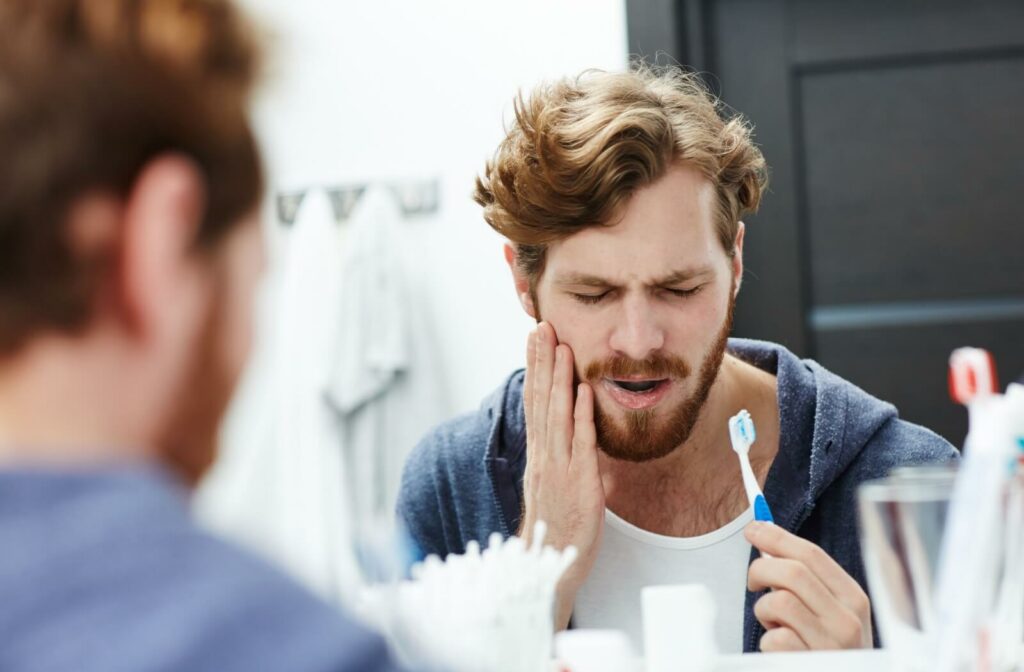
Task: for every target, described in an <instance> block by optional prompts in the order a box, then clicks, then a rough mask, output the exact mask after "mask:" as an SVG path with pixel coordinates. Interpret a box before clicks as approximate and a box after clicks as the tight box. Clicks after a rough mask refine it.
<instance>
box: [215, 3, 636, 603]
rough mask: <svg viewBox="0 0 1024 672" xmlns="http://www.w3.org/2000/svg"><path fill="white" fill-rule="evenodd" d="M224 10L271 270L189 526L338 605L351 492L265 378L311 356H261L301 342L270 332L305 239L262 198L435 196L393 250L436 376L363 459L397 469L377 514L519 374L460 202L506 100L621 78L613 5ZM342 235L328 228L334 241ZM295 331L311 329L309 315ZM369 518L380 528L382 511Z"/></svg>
mask: <svg viewBox="0 0 1024 672" xmlns="http://www.w3.org/2000/svg"><path fill="white" fill-rule="evenodd" d="M242 2H243V3H244V4H247V5H248V6H249V9H250V10H252V11H254V12H255V13H256V14H257V16H260V17H262V21H263V23H264V25H266V26H269V27H270V28H271V29H272V30H273V32H274V34H275V37H274V41H275V49H274V52H273V54H272V60H271V61H270V69H269V81H268V83H267V85H266V87H265V89H264V90H263V91H262V95H261V97H260V99H259V100H258V103H257V107H256V111H255V120H256V127H257V133H258V135H259V136H260V140H261V143H262V145H263V148H264V153H265V157H266V161H267V169H268V173H269V182H270V185H269V186H270V189H269V191H270V196H271V198H269V199H268V207H267V212H266V214H267V215H268V216H267V225H268V230H269V231H270V232H271V236H270V237H269V242H270V246H269V252H270V265H271V267H270V269H269V271H270V272H269V274H268V283H267V284H266V286H265V287H264V290H265V291H264V293H263V297H262V299H263V300H262V301H261V305H260V309H259V311H258V324H257V333H256V343H255V344H254V346H255V347H254V357H253V361H252V362H251V365H250V369H249V371H248V375H247V376H246V378H245V379H244V381H243V385H242V387H241V390H240V394H239V395H237V396H236V399H235V402H234V404H233V406H232V409H231V411H230V413H229V415H228V419H227V420H228V421H227V423H226V425H225V427H224V434H223V436H222V439H223V441H222V446H221V459H220V460H219V462H218V465H217V467H216V468H215V469H214V470H213V471H212V472H211V474H210V476H209V477H208V478H207V479H206V481H205V482H204V484H203V487H202V488H201V489H200V491H199V493H198V496H197V498H196V512H197V513H198V514H199V516H200V518H202V519H203V520H205V522H207V523H208V524H210V525H211V526H213V527H214V528H216V529H219V530H220V531H222V532H225V533H227V534H229V535H231V536H233V537H235V538H236V539H237V540H239V541H242V542H244V543H247V544H248V545H250V546H251V547H252V548H254V549H256V550H259V551H262V552H264V553H266V554H267V555H268V556H269V557H271V558H272V559H275V560H276V561H278V562H280V563H281V565H282V566H283V567H285V568H286V569H289V570H290V571H292V572H293V573H294V575H295V576H296V577H297V578H300V579H302V580H304V581H306V582H307V584H308V585H309V586H310V587H311V588H314V589H318V590H320V591H321V593H322V594H324V596H325V597H328V598H331V599H337V600H338V601H342V602H344V601H345V598H346V595H348V592H346V590H344V587H345V586H346V585H351V580H352V577H353V576H354V573H355V567H354V565H353V563H352V561H351V557H350V553H349V551H350V549H349V547H348V546H339V545H338V544H339V541H338V540H339V539H340V538H341V535H342V527H343V524H342V523H343V522H344V521H342V520H340V519H338V517H337V515H336V514H337V513H338V511H339V510H343V509H346V507H349V506H350V504H351V503H350V502H346V501H342V500H344V499H345V497H349V496H352V495H353V493H351V492H348V493H347V494H339V488H338V480H339V478H340V474H341V473H342V471H343V470H342V469H341V468H340V466H339V465H337V464H335V463H336V462H337V461H338V460H339V459H341V458H340V456H339V450H338V446H339V440H338V437H334V436H320V435H319V434H317V432H319V431H326V427H327V425H323V427H321V424H322V423H320V424H317V427H318V428H320V429H317V430H316V431H314V432H312V433H310V432H307V433H305V434H304V433H303V432H301V431H299V430H298V429H295V427H292V425H296V427H298V426H300V425H298V424H296V423H295V422H292V421H293V420H296V419H297V418H298V417H299V416H302V418H306V416H307V415H309V417H312V418H314V419H317V418H320V417H321V416H324V415H325V414H327V410H326V407H325V406H323V404H322V403H321V400H320V396H319V394H320V392H318V391H317V390H315V389H311V391H310V392H309V396H310V399H309V404H307V405H305V406H302V405H295V404H291V401H295V400H296V399H295V397H296V395H295V393H294V391H293V390H292V389H291V388H289V387H287V386H286V385H284V382H282V381H283V379H282V376H281V375H279V374H281V372H283V371H288V372H291V373H294V371H293V369H295V367H296V366H297V365H298V363H299V361H300V360H302V359H303V357H306V358H308V357H309V356H310V352H311V351H310V350H309V347H311V346H310V344H309V343H306V342H305V341H303V339H302V338H299V339H297V341H302V342H303V343H305V345H304V346H303V347H304V351H303V352H296V353H294V357H293V354H292V353H291V352H290V351H285V349H281V348H280V347H279V343H280V342H283V341H281V339H280V337H279V335H277V334H279V333H280V331H281V329H280V328H281V327H285V326H288V327H290V328H293V329H295V328H298V329H302V328H306V327H303V326H302V324H304V323H297V322H296V321H295V320H294V319H292V320H287V321H286V320H285V319H284V315H285V314H286V313H287V311H286V310H284V309H283V307H282V303H283V300H282V299H281V297H282V296H286V295H287V293H282V289H281V287H282V285H283V284H284V285H287V283H282V282H281V280H282V278H283V277H284V276H285V275H286V274H282V273H281V272H280V271H281V269H282V268H284V266H283V265H282V264H281V263H280V262H281V261H282V260H283V259H284V258H285V256H286V253H288V252H289V251H290V252H291V253H292V254H294V253H295V252H294V250H296V249H303V250H304V249H306V248H305V247H303V246H298V247H292V248H291V250H289V243H295V242H297V241H299V240H302V236H301V235H299V234H301V233H302V232H307V233H308V232H310V231H313V229H310V228H309V227H308V226H306V227H303V226H296V227H295V228H294V229H286V228H284V227H283V226H281V225H280V224H278V223H276V221H275V216H274V212H273V210H274V208H273V207H272V203H273V200H274V199H273V194H274V193H275V192H277V191H301V190H305V189H309V188H312V187H324V186H328V187H330V186H342V185H353V184H365V183H373V182H379V181H385V182H390V181H394V180H403V179H412V180H421V179H424V178H425V179H431V180H436V181H437V182H438V184H439V185H440V191H441V194H440V196H441V201H440V208H439V211H438V212H437V213H435V214H434V215H432V216H430V217H429V218H426V219H422V220H405V221H403V222H402V223H401V227H400V228H401V230H402V234H401V236H402V239H401V240H400V241H396V248H397V247H398V246H400V248H398V249H400V252H401V253H400V256H401V257H403V258H404V259H406V260H407V265H408V268H406V269H405V272H406V274H407V276H406V277H405V278H404V280H405V282H406V283H407V284H409V285H410V289H411V291H412V297H413V298H412V301H411V305H410V309H409V313H408V314H409V315H410V316H411V315H416V316H418V317H423V318H424V319H423V320H421V322H422V325H423V328H414V330H415V331H416V333H418V334H421V338H420V339H419V341H418V345H421V346H422V345H423V344H425V343H426V342H428V339H426V338H422V335H423V334H424V333H426V332H427V331H428V328H427V327H428V326H429V325H430V324H432V326H433V329H434V331H435V332H436V333H435V334H434V336H433V339H429V340H433V341H434V342H436V343H438V345H437V346H436V350H437V352H436V354H435V355H432V356H430V357H429V358H428V360H427V364H430V363H435V362H436V363H438V364H439V366H437V367H435V369H440V370H441V371H443V372H444V373H443V374H440V375H437V376H433V375H431V374H430V373H429V372H428V373H423V372H425V371H427V369H426V366H425V365H424V366H421V368H420V369H419V371H420V375H419V380H423V379H424V378H426V379H427V380H428V381H429V383H430V384H428V385H425V386H423V388H419V389H425V390H426V396H425V397H423V398H424V399H427V400H429V401H430V402H431V407H430V409H429V412H428V409H426V404H423V406H424V409H419V408H417V409H413V410H412V411H411V412H410V413H405V414H404V415H403V418H404V422H403V424H402V425H401V427H400V428H399V429H401V430H406V434H408V435H409V436H411V437H413V438H410V439H409V440H408V441H407V442H406V441H405V438H404V437H402V440H401V441H400V442H399V443H400V444H402V445H398V446H397V447H390V446H382V445H375V446H372V448H373V450H374V451H383V452H377V453H374V454H375V455H379V454H383V453H384V452H386V453H387V454H389V455H391V454H392V452H391V451H392V448H394V451H393V453H394V455H393V459H391V460H390V461H389V464H391V466H392V467H397V469H395V470H392V469H390V468H389V473H388V474H387V476H386V478H387V479H388V481H387V482H388V483H391V484H393V485H394V487H391V486H387V488H386V489H387V492H388V495H387V496H388V498H391V493H392V491H393V490H394V489H396V488H397V475H398V473H400V471H399V470H400V466H401V463H402V461H403V460H404V453H403V451H407V450H408V449H411V448H412V446H413V445H414V443H415V441H416V440H417V438H418V437H419V436H422V434H423V433H425V432H426V431H427V429H428V428H429V427H430V426H431V425H434V424H436V423H438V422H440V421H442V420H444V419H445V418H446V416H449V415H454V414H455V413H456V412H459V411H467V410H471V409H474V408H476V407H477V406H478V405H479V403H480V400H481V399H482V398H483V397H484V396H485V395H486V394H487V393H489V392H490V391H491V390H493V389H494V388H495V387H496V386H497V385H498V384H499V383H500V382H501V381H502V379H503V378H504V377H505V376H506V375H508V373H509V372H511V371H512V370H513V369H515V368H518V367H520V366H522V365H523V362H524V349H525V342H526V334H527V332H528V330H529V329H530V328H531V324H532V323H531V320H530V318H528V317H527V316H526V315H525V314H524V313H523V311H522V309H521V308H520V306H519V304H518V302H517V300H516V298H515V292H514V290H513V288H512V283H511V278H510V276H509V272H508V269H507V267H506V266H505V263H504V259H503V256H502V253H501V245H502V241H501V240H500V239H499V237H498V236H497V234H495V233H494V232H493V231H491V229H490V228H489V227H488V226H487V225H486V223H485V222H484V221H483V218H482V217H481V213H480V208H479V207H478V206H477V205H476V204H474V203H473V201H472V199H471V197H470V194H471V192H472V188H473V181H474V178H475V176H476V174H477V173H478V171H479V170H480V169H481V168H482V167H483V165H484V161H485V160H486V159H487V158H488V157H489V156H490V155H491V154H492V153H493V151H494V149H495V147H496V146H497V144H498V142H499V140H500V139H501V138H502V137H503V117H504V116H505V115H509V114H510V111H511V105H510V102H511V100H512V98H513V96H514V95H515V93H516V92H517V90H518V89H520V88H521V87H525V88H528V87H530V86H532V85H533V84H535V83H537V82H538V81H540V80H542V79H546V78H553V77H559V76H564V75H570V74H574V73H577V72H579V71H581V70H583V69H586V68H595V67H596V68H603V69H622V68H623V67H624V66H625V64H626V37H625V6H624V2H623V0H502V1H500V2H498V1H497V0H475V1H473V0H431V1H429V2H428V1H416V0H404V1H399V0H363V1H362V2H359V3H355V2H351V1H348V0H346V1H345V2H329V1H327V0H320V1H317V0H287V1H283V0H242ZM311 203H312V204H319V205H320V206H322V207H323V210H322V211H323V213H324V219H325V220H326V221H327V224H328V226H330V221H329V220H330V215H329V207H328V206H327V205H326V204H325V200H324V197H323V195H322V194H319V195H318V196H317V199H316V200H313V201H311ZM305 212H306V211H303V210H300V224H302V223H307V224H308V223H310V222H308V220H305V219H303V218H304V217H305V214H303V213H305ZM317 230H320V231H322V229H317ZM330 230H331V229H330V228H328V229H327V231H330ZM349 230H351V229H348V228H342V229H337V231H338V233H339V236H342V237H343V236H345V235H347V231H349ZM293 234H294V235H293ZM329 237H330V236H328V238H329ZM318 240H319V239H318ZM340 247H341V245H340V243H339V249H340ZM312 249H314V250H316V249H319V248H316V247H314V248H312ZM410 251H411V252H412V254H411V255H410V254H409V253H410ZM312 256H316V255H315V254H313V255H312ZM288 260H289V264H291V263H292V261H293V259H292V258H291V257H290V256H289V257H288ZM315 261H316V260H315V259H311V260H310V265H311V266H312V265H315V264H314V262H315ZM303 267H304V265H303V266H300V267H299V268H300V269H302V268H303ZM289 268H290V269H291V271H290V272H294V270H295V268H296V267H293V266H289ZM321 270H322V269H321ZM313 282H314V284H315V279H314V281H313ZM328 284H330V283H329V282H325V283H324V285H325V288H326V286H327V285H328ZM314 291H315V290H314ZM289 300H291V299H289ZM329 300H331V299H330V298H328V297H325V301H329ZM293 303H298V302H294V301H293ZM302 303H305V302H302ZM330 310H331V307H330V306H329V305H328V306H325V311H330ZM304 314H311V315H313V316H316V314H317V313H316V311H315V307H314V310H313V311H312V312H310V311H305V313H304ZM417 324H420V322H417ZM300 336H301V334H300ZM289 342H290V341H289ZM428 347H429V346H428ZM432 349H433V348H432ZM314 366H315V365H314ZM327 366H328V362H324V367H325V368H326V367H327ZM306 368H308V367H304V368H303V370H306ZM289 375H290V374H289ZM412 375H413V372H410V377H411V376H412ZM285 377H287V376H285ZM435 377H436V378H437V380H436V386H435V385H434V384H432V383H433V379H434V378H435ZM314 387H315V386H314ZM302 396H305V395H302ZM282 398H283V399H284V400H285V401H283V402H282ZM435 402H439V403H435ZM293 406H294V408H293ZM299 408H304V409H307V410H308V409H309V408H313V409H314V411H316V412H315V413H314V412H311V413H312V414H309V413H306V414H303V413H300V412H299V411H298V410H295V409H299ZM421 410H422V411H423V412H419V411H421ZM435 414H436V415H437V416H438V417H428V416H433V415H435ZM334 424H336V423H334ZM334 424H331V426H332V427H333V426H334ZM301 427H303V428H306V427H307V425H306V424H301ZM310 427H312V425H310ZM405 443H408V444H409V445H408V446H406V445H404V444H405ZM335 473H337V474H339V476H338V477H334V476H330V477H329V478H326V479H325V478H324V474H335ZM357 489H358V488H357ZM386 510H387V512H388V514H387V518H388V519H390V518H391V516H390V510H391V506H387V507H386ZM349 513H351V512H349Z"/></svg>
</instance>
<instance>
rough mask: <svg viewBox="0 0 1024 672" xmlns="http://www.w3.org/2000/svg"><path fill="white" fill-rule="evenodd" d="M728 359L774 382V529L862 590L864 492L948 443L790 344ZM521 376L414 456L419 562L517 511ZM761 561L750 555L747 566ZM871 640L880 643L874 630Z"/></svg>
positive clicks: (510, 529) (502, 526)
mask: <svg viewBox="0 0 1024 672" xmlns="http://www.w3.org/2000/svg"><path fill="white" fill-rule="evenodd" d="M729 352H731V353H732V354H733V355H735V356H737V357H739V358H740V359H743V360H745V361H747V362H749V363H751V364H753V365H755V366H757V367H759V368H761V369H763V370H765V371H767V372H769V373H771V374H773V375H775V376H776V378H777V381H778V398H779V420H780V429H781V435H780V440H779V452H778V455H777V456H776V458H775V461H774V462H773V463H772V466H771V468H770V469H769V471H768V477H767V480H766V482H765V487H764V495H765V498H766V499H767V500H768V504H769V506H770V507H771V509H772V513H773V514H774V516H775V522H776V524H778V525H780V526H782V527H783V528H785V529H786V530H789V531H790V532H793V533H795V534H798V535H800V536H801V537H804V538H805V539H808V540H810V541H811V542H813V543H815V544H817V545H818V546H820V547H821V548H822V549H824V550H825V552H827V553H828V554H829V555H830V556H832V557H833V558H835V560H836V561H837V562H838V563H839V564H840V565H842V567H843V569H845V570H846V572H847V573H849V574H850V576H852V577H853V578H854V579H856V580H857V582H858V583H859V584H860V585H861V586H862V587H863V588H864V590H865V591H867V581H866V579H865V576H864V566H863V563H862V562H861V555H860V546H859V543H860V541H859V533H858V528H857V501H856V495H857V486H858V485H859V484H860V483H862V482H864V481H866V480H869V479H872V478H880V477H883V476H885V475H886V474H888V473H889V471H890V470H892V469H893V468H894V467H902V466H910V465H918V464H926V463H941V462H947V461H950V460H954V459H957V456H958V453H957V451H956V450H955V449H954V448H953V447H952V446H951V445H949V443H947V442H946V441H945V440H944V439H942V437H940V436H938V435H937V434H935V433H933V432H931V431H929V430H927V429H925V428H923V427H920V426H918V425H914V424H911V423H909V422H905V421H903V420H900V419H899V417H898V416H897V413H896V409H895V408H894V407H893V406H892V405H891V404H888V403H885V402H883V401H880V400H878V399H876V398H875V397H872V396H871V395H869V394H867V393H866V392H864V391H863V390H861V389H859V388H858V387H855V386H854V385H853V384H851V383H849V382H847V381H845V380H843V379H842V378H839V377H838V376H836V375H835V374H833V373H831V372H829V371H827V370H826V369H824V368H823V367H822V366H821V365H819V364H818V363H817V362H814V361H812V360H801V359H799V358H797V357H796V356H795V355H794V354H793V353H791V352H789V351H788V350H786V349H785V348H784V347H782V346H779V345H775V344H773V343H766V342H762V341H750V340H743V339H730V341H729ZM522 388H523V371H521V370H520V371H517V372H515V373H513V374H512V375H511V376H510V377H509V378H508V379H507V380H506V381H505V383H504V384H503V385H502V386H501V387H500V388H499V389H498V390H497V391H495V392H494V393H493V394H492V395H491V396H490V397H488V398H487V399H486V400H485V401H484V403H483V405H482V406H481V408H480V410H479V411H477V412H475V413H470V414H467V415H464V416H462V417H459V418H456V419H454V420H451V421H449V422H446V423H444V424H442V425H441V426H439V427H438V428H436V429H435V430H434V431H433V432H431V433H430V434H429V435H428V436H427V437H425V438H424V439H423V441H421V442H420V444H419V445H418V446H417V447H416V448H415V450H413V452H412V454H411V456H410V457H409V460H408V462H407V463H406V466H405V472H404V475H403V479H402V488H401V492H400V493H399V498H398V516H399V519H400V520H401V521H402V523H403V524H404V525H405V526H406V529H407V530H408V532H409V533H410V535H411V536H412V539H413V541H414V542H415V543H416V544H417V546H418V547H419V550H420V551H421V552H422V554H424V555H426V554H431V553H434V554H437V555H440V556H441V557H444V556H445V555H447V554H448V553H462V552H464V550H465V547H466V543H467V542H469V541H470V540H474V539H475V540H477V541H485V540H486V539H487V537H488V536H489V535H490V534H491V533H492V532H500V533H501V534H502V535H504V536H506V537H508V536H510V535H512V534H514V533H515V532H516V530H517V529H518V527H519V522H520V518H521V515H522V508H523V503H522V492H523V473H524V470H525V467H526V419H525V416H524V414H523V401H522V399H523V396H522ZM755 557H757V551H756V549H755V550H753V551H752V552H751V561H753V559H754V558H755ZM758 597H760V594H754V593H751V592H749V591H748V592H747V596H746V605H745V614H744V619H743V649H744V651H745V652H748V653H749V652H754V651H757V646H758V642H759V640H760V638H761V635H762V634H763V633H764V629H763V627H762V626H761V624H760V623H759V622H758V621H757V619H756V618H755V617H754V611H753V608H754V603H755V602H756V601H757V598H758ZM875 632H876V644H877V641H878V640H877V629H876V630H875Z"/></svg>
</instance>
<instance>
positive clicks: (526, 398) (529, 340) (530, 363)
mask: <svg viewBox="0 0 1024 672" xmlns="http://www.w3.org/2000/svg"><path fill="white" fill-rule="evenodd" d="M536 358H537V331H536V330H534V331H531V332H530V335H529V336H527V337H526V377H525V378H524V379H523V413H524V414H525V415H526V445H527V447H529V446H530V445H532V444H533V433H534V429H533V370H534V369H535V368H536V364H535V363H534V360H535V359H536Z"/></svg>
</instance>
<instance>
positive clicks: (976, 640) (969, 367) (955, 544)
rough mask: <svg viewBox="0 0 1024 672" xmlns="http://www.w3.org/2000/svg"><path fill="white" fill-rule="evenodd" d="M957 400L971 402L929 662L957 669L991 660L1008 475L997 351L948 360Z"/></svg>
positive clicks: (962, 352) (946, 671) (961, 353)
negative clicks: (991, 627) (990, 623)
mask: <svg viewBox="0 0 1024 672" xmlns="http://www.w3.org/2000/svg"><path fill="white" fill-rule="evenodd" d="M949 367H950V368H949V384H950V385H949V387H950V394H951V396H952V397H953V400H954V401H957V402H959V403H961V404H965V405H966V406H967V413H968V430H967V438H966V440H965V442H964V443H965V447H964V457H963V460H962V461H961V463H960V469H959V471H958V473H957V476H956V481H955V482H954V484H953V492H952V495H951V497H950V502H949V512H948V514H947V520H946V529H945V532H944V534H943V537H942V547H941V551H940V554H939V564H938V572H937V575H936V583H935V586H936V588H935V605H936V614H935V615H936V626H937V627H936V628H934V630H933V632H932V633H930V634H929V637H930V638H931V642H930V648H931V655H930V658H931V660H930V661H928V662H930V664H929V665H927V668H928V669H931V670H935V671H936V672H953V670H956V669H961V668H962V667H964V666H965V665H971V666H974V665H975V664H976V663H977V662H979V661H985V660H987V659H988V656H989V653H990V651H991V646H990V644H989V640H990V631H989V630H988V628H987V624H986V620H987V615H988V614H989V613H990V610H991V609H992V603H993V601H994V600H993V598H994V592H995V591H994V586H993V585H991V584H992V583H993V582H992V581H991V580H989V578H990V577H991V576H992V574H993V573H994V572H995V571H996V569H997V566H998V561H999V550H1000V549H999V543H1000V541H999V540H1000V536H999V534H1000V529H999V525H1000V524H1001V521H1000V520H999V519H1000V506H1001V503H1002V495H1003V492H1004V491H1005V485H1006V483H1007V481H1008V480H1009V479H1010V478H1011V477H1012V474H1011V473H1010V472H1009V470H1008V469H1007V458H1008V457H1009V454H1008V453H1009V452H1010V451H1008V450H1007V447H1008V446H1007V445H1006V444H1007V443H1008V441H1007V440H1006V439H1007V433H1006V431H1005V425H1006V418H1005V417H1004V416H1005V411H1004V408H1003V407H1004V404H1003V402H1002V395H999V394H997V392H996V389H997V385H996V374H995V365H994V363H993V360H992V356H991V355H990V354H989V353H988V352H986V351H985V350H981V349H977V348H959V349H957V350H955V351H953V354H952V355H951V356H950V359H949Z"/></svg>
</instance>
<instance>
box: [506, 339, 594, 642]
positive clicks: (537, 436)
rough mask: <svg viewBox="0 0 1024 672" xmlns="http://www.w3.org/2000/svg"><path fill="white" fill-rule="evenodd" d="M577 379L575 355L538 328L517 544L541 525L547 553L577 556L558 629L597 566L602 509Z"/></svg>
mask: <svg viewBox="0 0 1024 672" xmlns="http://www.w3.org/2000/svg"><path fill="white" fill-rule="evenodd" d="M573 375H574V367H573V354H572V350H571V349H570V348H569V346H567V345H565V344H559V343H558V339H557V336H556V335H555V330H554V329H553V328H552V327H551V325H550V324H547V323H546V322H544V323H541V324H540V325H538V327H537V330H536V331H535V332H534V333H532V334H530V339H529V341H528V344H527V366H526V381H525V383H524V394H523V397H524V399H523V403H524V405H525V412H526V475H525V478H524V484H523V490H524V493H523V495H524V502H525V511H524V514H523V520H522V523H521V525H520V536H522V537H523V538H524V539H525V540H526V541H527V543H529V541H530V539H529V535H530V533H531V531H532V530H533V529H534V524H535V523H536V521H538V520H543V521H544V522H546V523H547V542H548V543H549V544H550V545H552V546H554V547H555V548H556V549H558V550H561V549H563V548H565V547H566V546H569V545H572V546H575V547H576V549H577V551H578V553H579V555H578V558H577V560H576V562H575V563H574V564H573V566H572V567H571V568H570V569H569V570H568V571H567V572H566V573H565V575H563V577H562V580H561V581H560V583H559V588H558V604H557V613H556V615H555V625H556V627H558V628H559V629H561V628H563V627H565V626H566V625H567V624H568V622H569V617H570V615H571V613H572V606H573V602H575V599H576V593H577V591H578V590H579V588H580V586H581V585H583V582H584V581H585V580H586V578H587V575H588V574H589V573H590V570H591V568H592V567H593V565H594V560H595V559H596V557H597V549H598V545H599V544H600V537H601V530H602V527H603V524H604V507H605V500H604V486H603V485H602V483H601V472H600V469H599V467H598V459H597V458H598V448H597V430H596V429H595V427H594V393H593V391H592V390H591V389H590V386H589V385H587V384H586V383H583V384H581V385H580V386H579V388H578V390H577V391H576V394H574V390H573ZM574 399H575V400H574Z"/></svg>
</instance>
